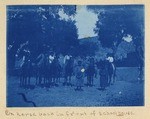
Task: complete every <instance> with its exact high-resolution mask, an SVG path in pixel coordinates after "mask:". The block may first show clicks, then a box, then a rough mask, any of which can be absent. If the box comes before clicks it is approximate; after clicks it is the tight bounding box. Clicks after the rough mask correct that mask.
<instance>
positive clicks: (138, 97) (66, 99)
mask: <svg viewBox="0 0 150 119" xmlns="http://www.w3.org/2000/svg"><path fill="white" fill-rule="evenodd" d="M137 77H138V69H137V68H131V67H130V68H126V67H122V68H117V81H116V82H115V84H114V85H111V86H110V87H107V89H106V90H104V91H100V90H98V89H97V88H99V77H97V78H95V79H94V84H95V86H94V87H86V86H84V87H83V91H75V90H74V88H75V86H73V87H70V86H63V85H62V83H60V84H59V87H51V88H42V87H39V86H36V87H34V88H33V89H23V88H20V87H19V79H18V77H9V76H8V79H7V106H8V107H32V106H33V105H32V104H31V103H26V102H25V101H24V100H23V98H22V96H21V95H18V93H24V94H25V96H26V98H27V100H30V101H33V102H34V103H35V104H36V106H38V107H55V106H60V107H62V106H82V107H87V106H89V107H91V106H92V107H94V106H143V105H144V82H142V83H138V81H137ZM61 82H63V79H62V80H61ZM72 82H73V83H75V78H74V77H73V80H72ZM84 82H85V83H86V78H85V79H84ZM32 83H35V79H34V78H32Z"/></svg>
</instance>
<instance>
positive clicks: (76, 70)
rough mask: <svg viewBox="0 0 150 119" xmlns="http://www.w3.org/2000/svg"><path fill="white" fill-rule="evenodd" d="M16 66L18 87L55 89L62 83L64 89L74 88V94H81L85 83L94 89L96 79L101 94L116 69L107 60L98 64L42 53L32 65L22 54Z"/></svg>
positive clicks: (26, 54) (83, 58) (29, 56)
mask: <svg viewBox="0 0 150 119" xmlns="http://www.w3.org/2000/svg"><path fill="white" fill-rule="evenodd" d="M19 65H20V68H19V77H20V86H21V87H26V88H27V87H30V85H31V84H32V85H37V86H43V87H54V86H56V87H57V86H59V85H61V83H62V85H63V86H76V88H75V90H82V87H83V86H84V83H85V86H88V87H91V86H94V79H96V78H99V86H100V88H101V89H102V90H103V89H105V88H106V87H107V86H109V85H111V84H113V83H114V82H115V72H116V67H115V64H114V59H113V57H110V56H108V57H107V58H106V59H104V60H99V61H98V60H96V59H95V58H94V57H92V56H91V57H90V56H88V57H73V56H71V55H69V54H67V55H65V56H62V55H56V54H55V53H54V52H48V53H47V52H41V53H40V54H39V55H38V56H37V57H36V58H35V61H34V62H33V61H31V54H30V51H29V50H24V55H22V58H21V63H20V64H19ZM95 77H96V78H95ZM74 79H75V81H73V80H74ZM33 80H34V81H33ZM84 80H86V82H85V81H84ZM33 82H35V83H34V84H33Z"/></svg>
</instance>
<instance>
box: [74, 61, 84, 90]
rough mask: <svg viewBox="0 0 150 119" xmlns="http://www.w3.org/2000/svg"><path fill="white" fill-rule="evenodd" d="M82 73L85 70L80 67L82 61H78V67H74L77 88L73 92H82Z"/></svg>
mask: <svg viewBox="0 0 150 119" xmlns="http://www.w3.org/2000/svg"><path fill="white" fill-rule="evenodd" d="M84 72H85V69H84V67H83V66H82V61H78V65H77V66H76V67H75V77H76V86H77V87H76V89H75V91H83V89H82V86H83V83H84Z"/></svg>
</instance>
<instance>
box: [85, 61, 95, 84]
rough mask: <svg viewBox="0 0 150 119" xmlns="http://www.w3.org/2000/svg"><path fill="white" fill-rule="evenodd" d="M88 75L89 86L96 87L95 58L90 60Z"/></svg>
mask: <svg viewBox="0 0 150 119" xmlns="http://www.w3.org/2000/svg"><path fill="white" fill-rule="evenodd" d="M86 74H87V86H93V85H94V74H95V64H94V58H90V59H89V65H88V67H87V69H86Z"/></svg>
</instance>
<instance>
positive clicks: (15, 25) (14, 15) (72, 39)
mask: <svg viewBox="0 0 150 119" xmlns="http://www.w3.org/2000/svg"><path fill="white" fill-rule="evenodd" d="M60 10H63V11H64V14H66V15H68V17H71V16H73V15H75V13H76V11H75V6H71V5H69V6H67V5H52V6H38V5H36V6H8V7H7V47H8V48H9V53H8V55H7V56H8V57H9V58H8V60H9V61H10V60H12V59H13V61H12V62H13V64H12V65H14V61H15V54H16V52H17V50H18V49H19V48H20V46H21V45H22V44H24V43H26V42H27V41H28V42H29V45H28V47H29V49H30V51H31V55H32V58H33V59H35V57H36V56H37V55H38V54H39V53H40V52H41V51H42V52H43V51H44V50H47V51H50V50H53V51H54V52H56V53H62V54H67V53H70V51H72V52H71V53H73V51H74V50H75V48H76V46H77V45H78V40H77V38H78V35H77V29H76V26H75V21H74V20H72V19H68V20H64V19H61V16H60V15H59V11H60ZM9 61H8V63H9ZM8 66H9V65H8Z"/></svg>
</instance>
